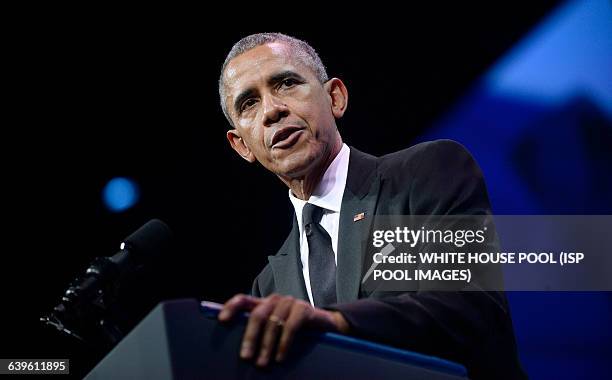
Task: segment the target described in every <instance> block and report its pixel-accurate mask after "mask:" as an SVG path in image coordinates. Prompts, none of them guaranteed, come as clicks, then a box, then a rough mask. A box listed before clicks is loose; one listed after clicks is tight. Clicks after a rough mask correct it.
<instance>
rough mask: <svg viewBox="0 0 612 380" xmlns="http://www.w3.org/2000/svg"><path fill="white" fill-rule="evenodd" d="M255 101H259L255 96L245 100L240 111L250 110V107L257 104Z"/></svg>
mask: <svg viewBox="0 0 612 380" xmlns="http://www.w3.org/2000/svg"><path fill="white" fill-rule="evenodd" d="M255 103H257V101H256V100H255V98H249V99H247V100H245V101H244V102H242V104H241V105H240V113H242V112H244V111H246V110H248V109H249V108H251V107H253V106H254V105H255Z"/></svg>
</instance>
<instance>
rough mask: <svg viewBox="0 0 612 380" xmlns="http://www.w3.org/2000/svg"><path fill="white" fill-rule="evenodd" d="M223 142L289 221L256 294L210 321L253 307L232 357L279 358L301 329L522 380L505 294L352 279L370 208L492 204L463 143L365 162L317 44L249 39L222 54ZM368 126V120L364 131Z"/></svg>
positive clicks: (474, 210)
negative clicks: (280, 197)
mask: <svg viewBox="0 0 612 380" xmlns="http://www.w3.org/2000/svg"><path fill="white" fill-rule="evenodd" d="M219 95H220V100H221V107H222V109H223V112H224V114H225V116H226V117H227V120H228V121H229V123H230V125H231V128H230V129H229V130H228V131H227V139H228V141H229V143H230V145H231V147H232V148H233V149H234V150H235V151H236V152H237V153H238V154H239V155H240V156H241V157H242V158H244V159H245V160H247V161H248V162H250V163H254V162H255V161H257V162H259V163H260V164H261V165H262V166H263V167H265V168H266V169H267V170H269V171H271V172H272V173H274V174H275V175H276V176H277V177H278V178H279V179H280V180H281V181H282V182H283V183H284V184H286V185H287V187H288V188H289V199H290V201H291V203H292V204H293V207H294V209H295V218H294V219H293V228H292V230H291V232H290V234H289V236H288V237H287V240H286V241H285V242H284V244H283V245H282V247H281V248H280V250H279V251H278V253H277V254H276V255H274V256H270V257H269V262H268V264H267V265H266V266H265V268H264V269H263V270H262V272H261V273H260V274H259V275H258V276H257V278H256V279H255V281H254V284H253V290H252V294H251V295H242V294H239V295H236V296H234V297H233V298H231V299H230V300H229V301H227V302H226V303H225V305H224V307H223V310H222V311H221V313H220V314H219V319H220V320H222V321H227V320H229V319H231V318H232V317H233V316H234V315H236V314H237V313H240V312H244V311H248V312H250V317H249V320H248V323H247V327H246V330H245V334H244V337H243V342H242V347H241V351H240V356H241V357H242V358H244V359H247V360H254V362H255V363H256V364H257V365H259V366H266V365H268V364H269V363H270V362H271V361H282V360H283V359H284V358H285V357H286V355H287V354H288V352H289V348H290V346H291V343H292V340H293V339H294V337H295V334H296V332H297V331H299V330H301V329H318V330H321V331H334V332H340V333H343V334H349V335H353V336H356V337H360V338H364V339H368V340H372V341H376V342H381V343H386V344H390V345H393V346H396V347H400V348H406V349H410V350H414V351H417V352H422V353H425V354H431V355H435V356H439V357H442V358H445V359H450V360H454V361H457V362H459V363H461V364H463V365H465V366H466V367H467V369H468V375H469V377H470V378H472V379H523V378H526V376H525V374H524V373H523V371H522V369H521V367H520V363H519V360H518V356H517V352H516V344H515V340H514V332H513V328H512V322H511V319H510V314H509V310H508V305H507V301H506V298H505V296H504V294H503V293H501V292H485V291H480V292H476V291H471V292H461V291H445V292H442V291H439V292H438V291H415V292H403V293H397V294H394V295H392V296H389V294H388V293H383V292H380V293H379V292H376V291H375V290H374V291H366V290H365V289H362V288H361V286H360V285H361V274H362V273H361V269H362V262H363V260H364V258H363V255H364V253H363V252H362V247H361V234H362V233H363V232H362V231H363V229H364V226H367V225H368V223H370V222H371V220H372V218H373V216H375V215H480V214H488V213H490V205H489V200H488V196H487V193H486V189H485V184H484V180H483V178H482V173H481V171H480V169H479V167H478V165H477V164H476V163H475V162H474V160H473V158H472V157H471V156H470V154H469V153H468V152H467V151H466V150H465V149H464V148H463V147H462V146H461V145H459V144H457V143H455V142H452V141H449V140H440V141H434V142H428V143H423V144H419V145H416V146H413V147H411V148H409V149H405V150H403V151H400V152H396V153H393V154H389V155H386V156H383V157H378V158H377V157H373V156H371V155H368V154H366V153H363V152H360V151H358V150H357V149H355V148H353V147H349V146H347V145H346V144H345V143H344V142H343V141H342V137H341V135H340V133H339V131H338V128H337V126H336V119H339V118H341V117H342V116H343V115H344V112H345V111H346V109H347V105H348V91H347V88H346V86H345V85H344V83H343V82H342V81H341V80H340V79H338V78H328V76H327V73H326V70H325V67H324V66H323V64H322V62H321V60H320V58H319V57H318V55H317V53H316V52H315V51H314V49H313V48H312V47H311V46H310V45H308V44H307V43H306V42H304V41H300V40H298V39H295V38H292V37H289V36H286V35H283V34H278V33H262V34H254V35H250V36H248V37H245V38H243V39H242V40H240V41H238V42H237V43H236V44H235V45H234V46H233V48H232V49H231V51H230V53H229V54H228V56H227V58H226V60H225V63H224V64H223V68H222V70H221V77H220V80H219ZM370 127H375V126H370Z"/></svg>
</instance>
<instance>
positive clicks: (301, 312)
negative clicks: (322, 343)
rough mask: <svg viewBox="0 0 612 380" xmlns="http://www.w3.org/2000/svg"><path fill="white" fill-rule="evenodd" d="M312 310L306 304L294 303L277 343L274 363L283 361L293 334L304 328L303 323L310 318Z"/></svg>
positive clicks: (293, 336)
mask: <svg viewBox="0 0 612 380" xmlns="http://www.w3.org/2000/svg"><path fill="white" fill-rule="evenodd" d="M313 310H314V308H313V307H312V306H311V305H310V304H309V303H307V302H302V301H300V302H295V303H294V304H293V305H292V307H291V310H290V312H289V316H288V317H287V320H286V322H285V327H284V328H283V332H282V334H281V337H280V341H279V343H278V350H277V352H276V361H278V362H280V361H283V360H285V358H286V357H287V352H288V351H289V348H290V347H291V344H292V343H293V340H294V338H295V334H296V333H297V332H298V331H299V330H300V329H301V328H302V327H303V326H304V322H305V321H306V320H307V319H308V318H309V317H310V314H312V312H313Z"/></svg>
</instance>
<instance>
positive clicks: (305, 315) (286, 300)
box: [219, 294, 349, 367]
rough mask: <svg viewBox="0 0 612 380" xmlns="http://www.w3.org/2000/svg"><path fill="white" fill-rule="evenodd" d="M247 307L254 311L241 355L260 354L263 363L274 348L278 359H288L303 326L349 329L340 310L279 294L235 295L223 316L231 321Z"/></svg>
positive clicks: (225, 307)
mask: <svg viewBox="0 0 612 380" xmlns="http://www.w3.org/2000/svg"><path fill="white" fill-rule="evenodd" d="M244 311H250V312H251V315H250V316H249V321H248V323H247V327H246V330H245V332H244V336H243V338H242V347H241V348H240V357H241V358H243V359H252V358H254V357H255V355H256V354H258V357H257V360H256V364H257V365H258V366H261V367H264V366H266V365H267V364H268V363H269V361H270V358H271V357H272V355H273V353H274V352H276V355H275V360H276V361H277V362H280V361H282V360H284V359H285V357H286V355H287V351H288V350H289V347H290V345H291V343H292V342H293V339H294V337H295V334H296V332H297V331H298V330H300V329H302V328H312V329H317V330H320V331H333V332H340V333H347V332H348V329H349V326H348V322H347V321H346V320H345V319H344V317H343V316H342V314H340V313H339V312H336V311H328V310H323V309H318V308H315V307H313V306H311V305H310V303H308V302H305V301H302V300H298V299H296V298H293V297H290V296H281V295H279V294H272V295H270V296H268V297H266V298H257V297H252V296H248V295H245V294H238V295H235V296H234V297H232V298H231V299H230V300H229V301H227V302H226V303H225V304H224V305H223V309H222V310H221V312H220V313H219V320H220V321H229V320H230V319H232V318H233V317H234V316H235V315H236V314H237V313H240V312H244ZM279 336H280V339H279ZM277 342H278V345H277ZM257 348H259V350H257Z"/></svg>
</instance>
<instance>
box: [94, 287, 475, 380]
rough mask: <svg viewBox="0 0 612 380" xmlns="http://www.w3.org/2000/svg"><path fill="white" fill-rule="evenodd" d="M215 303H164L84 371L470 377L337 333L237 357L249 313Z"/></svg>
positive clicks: (426, 379)
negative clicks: (231, 313)
mask: <svg viewBox="0 0 612 380" xmlns="http://www.w3.org/2000/svg"><path fill="white" fill-rule="evenodd" d="M211 305H212V304H210V303H206V302H203V303H200V302H198V301H196V300H195V299H185V300H174V301H167V302H162V303H160V304H159V305H157V306H156V307H155V308H154V309H153V310H152V311H151V312H150V313H149V315H147V316H146V317H145V318H144V319H143V320H142V321H141V322H140V324H138V325H137V326H136V327H135V328H134V329H133V330H132V331H131V332H130V333H129V334H128V335H127V336H125V337H124V338H123V340H122V341H121V342H119V344H118V345H117V346H116V347H115V348H113V350H111V352H110V353H108V355H106V357H104V359H102V361H101V362H100V363H98V364H97V365H96V366H95V367H94V368H93V370H92V371H91V372H90V373H89V374H88V375H87V376H86V377H85V378H86V379H88V380H98V379H104V380H106V379H181V380H182V379H281V378H282V379H334V380H338V379H339V378H346V379H380V378H385V379H395V378H397V379H400V378H401V379H420V380H459V379H467V376H466V370H465V368H464V367H463V366H461V365H459V364H456V363H452V362H449V361H446V360H442V359H439V358H435V357H431V356H426V355H422V354H418V353H414V352H410V351H405V350H399V349H395V348H392V347H389V346H385V345H381V344H376V343H371V342H367V341H364V340H360V339H355V338H351V337H347V336H343V335H339V334H333V333H325V334H320V333H319V334H317V333H304V334H303V335H301V336H300V337H299V338H298V339H296V340H295V341H294V344H293V345H292V347H291V348H290V350H289V354H288V356H287V357H286V359H285V361H284V362H283V363H276V362H272V363H271V364H270V365H269V366H268V367H267V368H264V369H261V368H257V367H256V366H255V365H254V364H253V363H252V362H249V361H245V360H242V359H240V357H239V348H240V343H241V341H242V334H243V332H244V329H245V321H246V319H245V318H238V319H237V320H236V321H235V322H230V323H219V322H218V321H217V317H216V314H217V310H216V309H215V307H214V305H212V306H211Z"/></svg>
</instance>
